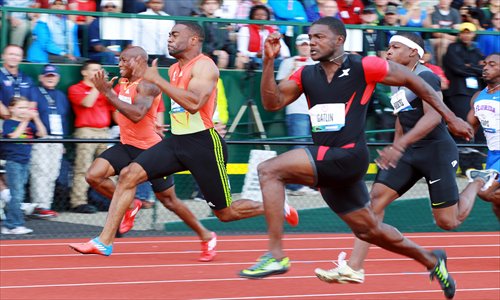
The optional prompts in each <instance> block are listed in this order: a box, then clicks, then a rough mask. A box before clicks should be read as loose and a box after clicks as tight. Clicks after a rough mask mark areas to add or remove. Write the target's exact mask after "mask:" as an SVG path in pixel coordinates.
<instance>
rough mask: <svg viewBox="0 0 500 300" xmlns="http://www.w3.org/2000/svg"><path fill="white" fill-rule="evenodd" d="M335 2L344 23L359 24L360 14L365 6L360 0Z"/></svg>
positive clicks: (339, 0) (338, 0)
mask: <svg viewBox="0 0 500 300" xmlns="http://www.w3.org/2000/svg"><path fill="white" fill-rule="evenodd" d="M337 4H338V6H339V15H340V18H341V19H342V22H344V24H361V17H360V14H361V12H362V11H363V9H364V8H365V6H364V5H363V2H362V1H361V0H337Z"/></svg>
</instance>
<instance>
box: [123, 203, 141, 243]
mask: <svg viewBox="0 0 500 300" xmlns="http://www.w3.org/2000/svg"><path fill="white" fill-rule="evenodd" d="M141 207H142V201H141V200H137V199H134V208H132V209H128V210H127V211H126V212H125V216H123V220H122V223H121V224H120V229H118V231H119V232H120V233H121V234H124V233H127V232H129V231H130V229H132V227H134V220H135V216H136V215H137V213H138V212H139V210H140V209H141Z"/></svg>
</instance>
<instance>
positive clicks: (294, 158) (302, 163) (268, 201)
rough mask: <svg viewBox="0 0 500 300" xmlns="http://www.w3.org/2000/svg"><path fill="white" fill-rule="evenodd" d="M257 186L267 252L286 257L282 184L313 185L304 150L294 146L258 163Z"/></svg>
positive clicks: (312, 175)
mask: <svg viewBox="0 0 500 300" xmlns="http://www.w3.org/2000/svg"><path fill="white" fill-rule="evenodd" d="M258 172H259V181H260V187H261V189H262V195H263V199H264V210H265V215H266V221H267V225H268V234H269V251H270V252H271V253H272V255H273V257H274V258H277V259H281V258H283V257H284V256H285V254H284V252H283V247H282V236H283V220H284V215H283V209H284V202H285V184H287V183H298V184H303V185H309V186H311V185H314V181H315V178H314V172H313V167H312V166H311V162H310V161H309V157H308V155H307V152H306V150H304V149H295V150H291V151H288V152H285V153H283V154H281V155H279V156H278V157H275V158H272V159H269V160H266V161H264V162H262V163H261V164H260V165H259V166H258Z"/></svg>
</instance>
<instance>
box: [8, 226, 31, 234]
mask: <svg viewBox="0 0 500 300" xmlns="http://www.w3.org/2000/svg"><path fill="white" fill-rule="evenodd" d="M32 232H33V229H29V228H26V227H24V226H18V227H16V228H12V229H9V228H7V227H2V234H28V233H32Z"/></svg>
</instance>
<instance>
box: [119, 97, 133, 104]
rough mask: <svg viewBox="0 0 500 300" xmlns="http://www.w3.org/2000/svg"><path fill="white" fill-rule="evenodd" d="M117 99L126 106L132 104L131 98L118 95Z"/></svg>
mask: <svg viewBox="0 0 500 300" xmlns="http://www.w3.org/2000/svg"><path fill="white" fill-rule="evenodd" d="M118 99H120V101H123V102H125V103H128V104H132V98H131V97H128V96H124V95H118Z"/></svg>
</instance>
